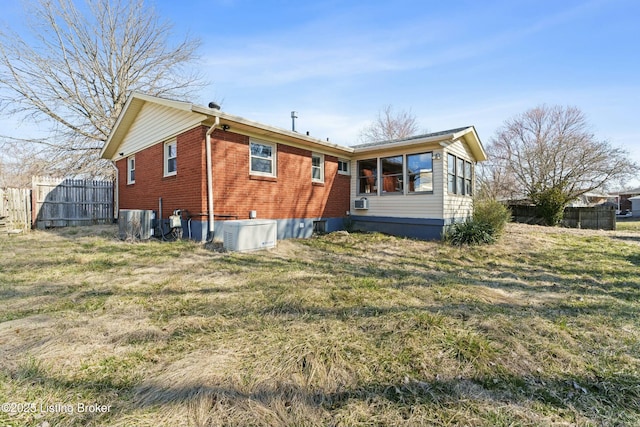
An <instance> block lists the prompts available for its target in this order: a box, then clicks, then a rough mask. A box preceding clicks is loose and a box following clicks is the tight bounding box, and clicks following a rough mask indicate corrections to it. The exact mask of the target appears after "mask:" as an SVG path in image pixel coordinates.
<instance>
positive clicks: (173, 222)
mask: <svg viewBox="0 0 640 427" xmlns="http://www.w3.org/2000/svg"><path fill="white" fill-rule="evenodd" d="M169 227H170V228H181V227H182V217H181V216H180V215H171V216H169Z"/></svg>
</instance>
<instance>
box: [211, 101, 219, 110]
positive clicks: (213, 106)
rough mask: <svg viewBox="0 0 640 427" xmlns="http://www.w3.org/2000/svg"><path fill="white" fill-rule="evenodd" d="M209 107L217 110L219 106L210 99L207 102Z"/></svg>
mask: <svg viewBox="0 0 640 427" xmlns="http://www.w3.org/2000/svg"><path fill="white" fill-rule="evenodd" d="M209 108H211V109H212V110H219V109H220V106H219V105H218V104H216V103H215V102H213V101H212V102H210V103H209Z"/></svg>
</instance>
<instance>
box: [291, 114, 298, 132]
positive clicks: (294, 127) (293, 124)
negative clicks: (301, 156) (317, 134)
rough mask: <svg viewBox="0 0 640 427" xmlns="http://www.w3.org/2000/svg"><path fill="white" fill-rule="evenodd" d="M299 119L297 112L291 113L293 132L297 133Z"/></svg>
mask: <svg viewBox="0 0 640 427" xmlns="http://www.w3.org/2000/svg"><path fill="white" fill-rule="evenodd" d="M297 118H298V112H297V111H292V112H291V130H292V131H294V132H295V131H296V119H297Z"/></svg>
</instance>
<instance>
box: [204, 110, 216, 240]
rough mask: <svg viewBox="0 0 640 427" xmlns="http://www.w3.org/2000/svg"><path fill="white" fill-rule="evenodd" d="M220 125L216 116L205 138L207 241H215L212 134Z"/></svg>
mask: <svg viewBox="0 0 640 427" xmlns="http://www.w3.org/2000/svg"><path fill="white" fill-rule="evenodd" d="M219 125H220V117H218V116H216V118H215V121H214V122H213V125H211V127H210V128H209V129H208V130H207V134H206V137H205V145H206V147H205V151H206V155H207V211H208V215H209V221H208V222H209V231H208V233H207V241H209V242H210V241H212V240H213V232H214V224H213V221H214V214H213V208H214V206H213V165H212V164H211V162H212V160H211V134H212V133H213V131H214V130H215V129H216V128H217V127H218V126H219Z"/></svg>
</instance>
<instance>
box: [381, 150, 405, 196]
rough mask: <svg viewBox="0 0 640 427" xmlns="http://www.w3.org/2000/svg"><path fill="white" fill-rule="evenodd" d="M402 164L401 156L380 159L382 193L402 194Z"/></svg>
mask: <svg viewBox="0 0 640 427" xmlns="http://www.w3.org/2000/svg"><path fill="white" fill-rule="evenodd" d="M403 163H404V162H403V156H394V157H384V158H382V159H380V166H381V168H382V192H383V193H402V192H403V186H402V183H403V177H404V169H403Z"/></svg>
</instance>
